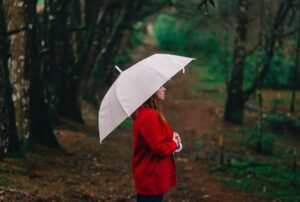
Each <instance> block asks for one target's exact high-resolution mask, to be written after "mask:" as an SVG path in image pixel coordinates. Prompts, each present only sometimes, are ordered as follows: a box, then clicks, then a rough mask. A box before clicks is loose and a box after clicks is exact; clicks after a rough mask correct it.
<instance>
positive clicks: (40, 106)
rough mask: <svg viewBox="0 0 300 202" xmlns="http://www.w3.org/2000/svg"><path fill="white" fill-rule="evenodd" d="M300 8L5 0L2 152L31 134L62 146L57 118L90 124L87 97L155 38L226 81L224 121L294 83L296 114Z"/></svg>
mask: <svg viewBox="0 0 300 202" xmlns="http://www.w3.org/2000/svg"><path fill="white" fill-rule="evenodd" d="M298 8H299V2H298V1H296V0H282V1H278V2H277V1H276V2H275V1H272V0H255V1H248V0H230V1H227V0H203V1H201V0H189V1H177V0H172V1H167V0H147V1H141V0H126V1H109V0H101V1H99V0H71V1H69V0H39V1H36V0H27V1H23V0H14V1H11V0H1V1H0V32H1V35H0V39H1V41H0V52H1V55H0V68H1V72H0V85H1V92H0V111H1V113H0V131H1V134H0V140H1V145H0V156H4V153H5V152H10V151H18V150H19V149H20V148H21V149H23V148H27V147H28V146H29V145H30V144H31V143H32V142H33V143H39V144H42V145H46V146H50V147H59V145H58V142H57V141H56V138H55V134H54V128H55V126H56V125H57V124H58V123H59V121H60V120H61V119H62V118H67V119H70V120H72V121H75V122H78V123H83V122H84V120H83V117H82V114H81V106H80V103H81V101H82V100H88V101H89V102H91V103H94V104H95V105H96V106H98V105H99V103H100V99H101V98H102V96H103V93H105V92H106V90H107V88H108V87H109V86H110V84H111V83H112V81H113V80H114V79H115V78H116V76H117V74H118V72H117V71H114V69H113V66H114V65H115V64H117V65H120V66H121V68H122V67H124V66H127V65H129V64H130V62H131V59H132V55H131V52H132V50H133V49H134V48H135V47H136V45H137V44H139V43H143V40H144V38H145V37H147V36H148V37H153V38H154V40H155V43H156V45H157V47H158V48H159V49H160V50H162V51H167V52H171V53H174V54H179V55H187V56H191V57H195V58H197V59H198V61H200V62H199V64H200V65H201V66H202V67H205V68H206V69H207V70H208V72H209V74H210V76H212V77H214V78H217V79H218V81H219V82H220V83H222V84H225V85H226V90H225V91H224V92H226V102H225V103H224V108H225V110H224V120H225V121H228V122H232V123H242V122H243V118H244V108H245V105H246V103H247V102H248V101H249V100H251V99H252V98H253V97H256V96H257V97H258V98H259V100H260V101H259V102H260V105H259V107H262V101H263V99H262V95H261V89H262V88H272V89H287V90H290V92H291V102H290V108H291V112H295V111H296V109H297V103H296V102H295V99H296V92H297V90H299V87H300V84H299V80H298V79H297V78H298V75H299V29H300V27H299V10H300V9H298ZM202 67H201V68H202ZM206 79H209V78H206ZM9 81H10V82H9ZM2 89H3V90H2Z"/></svg>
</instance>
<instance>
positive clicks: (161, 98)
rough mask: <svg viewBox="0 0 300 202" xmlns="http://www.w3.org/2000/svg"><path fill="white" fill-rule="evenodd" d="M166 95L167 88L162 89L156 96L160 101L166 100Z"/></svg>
mask: <svg viewBox="0 0 300 202" xmlns="http://www.w3.org/2000/svg"><path fill="white" fill-rule="evenodd" d="M165 94H166V88H165V87H163V86H162V87H160V88H159V89H158V90H157V91H156V92H155V95H156V97H157V98H158V99H159V100H164V99H165Z"/></svg>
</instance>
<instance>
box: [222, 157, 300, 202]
mask: <svg viewBox="0 0 300 202" xmlns="http://www.w3.org/2000/svg"><path fill="white" fill-rule="evenodd" d="M240 165H244V166H240ZM224 173H225V174H226V176H227V177H222V178H221V181H222V182H223V183H225V184H228V185H230V186H231V187H233V188H236V189H241V190H243V191H245V192H252V193H254V194H256V195H257V196H261V197H264V198H269V199H276V201H300V195H299V190H300V173H299V172H293V171H292V170H291V169H289V168H287V167H284V166H282V167H279V166H278V165H272V164H270V163H267V162H263V163H260V164H255V163H251V162H247V161H246V162H239V163H238V164H233V165H232V166H231V167H230V168H228V169H225V171H224Z"/></svg>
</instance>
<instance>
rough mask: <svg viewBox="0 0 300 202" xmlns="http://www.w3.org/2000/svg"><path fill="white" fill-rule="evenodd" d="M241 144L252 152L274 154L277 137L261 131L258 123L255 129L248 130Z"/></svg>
mask: <svg viewBox="0 0 300 202" xmlns="http://www.w3.org/2000/svg"><path fill="white" fill-rule="evenodd" d="M241 142H242V144H243V145H245V146H246V147H247V148H249V149H251V150H254V151H258V152H262V153H265V154H272V153H273V151H274V146H275V136H274V134H272V133H269V132H266V131H265V130H263V128H262V129H259V127H258V123H256V124H255V125H254V127H252V128H250V129H249V130H247V132H246V134H245V137H244V138H243V139H242V140H241Z"/></svg>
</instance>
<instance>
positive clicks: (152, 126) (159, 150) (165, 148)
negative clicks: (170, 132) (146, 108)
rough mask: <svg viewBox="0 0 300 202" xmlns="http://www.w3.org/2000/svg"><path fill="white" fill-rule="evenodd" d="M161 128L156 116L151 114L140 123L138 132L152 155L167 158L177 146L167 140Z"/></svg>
mask: <svg viewBox="0 0 300 202" xmlns="http://www.w3.org/2000/svg"><path fill="white" fill-rule="evenodd" d="M161 128H162V126H161V123H160V121H159V117H158V115H157V114H156V113H151V114H149V115H148V116H147V117H145V118H144V120H143V121H142V122H141V124H140V127H139V132H140V135H141V136H142V137H143V139H144V140H145V142H146V144H147V145H148V146H149V147H150V149H151V150H152V151H153V152H154V153H156V154H158V155H162V156H168V155H171V154H172V153H173V152H174V151H175V150H176V148H177V144H176V143H175V142H174V141H173V140H167V138H166V134H163V132H162V130H161Z"/></svg>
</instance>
